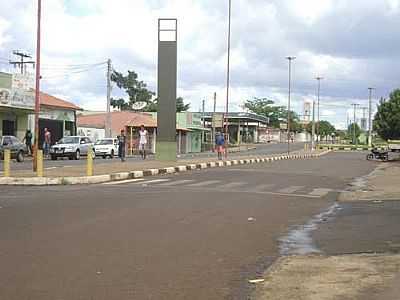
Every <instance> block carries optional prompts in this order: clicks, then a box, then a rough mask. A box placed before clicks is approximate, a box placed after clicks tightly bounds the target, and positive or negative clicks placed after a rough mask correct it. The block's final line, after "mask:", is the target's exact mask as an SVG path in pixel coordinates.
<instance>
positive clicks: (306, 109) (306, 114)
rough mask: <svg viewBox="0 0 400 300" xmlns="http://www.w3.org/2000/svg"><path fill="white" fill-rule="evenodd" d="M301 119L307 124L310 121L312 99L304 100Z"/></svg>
mask: <svg viewBox="0 0 400 300" xmlns="http://www.w3.org/2000/svg"><path fill="white" fill-rule="evenodd" d="M302 121H303V122H302V123H304V124H308V123H309V122H311V121H312V101H309V100H306V101H304V105H303V118H302Z"/></svg>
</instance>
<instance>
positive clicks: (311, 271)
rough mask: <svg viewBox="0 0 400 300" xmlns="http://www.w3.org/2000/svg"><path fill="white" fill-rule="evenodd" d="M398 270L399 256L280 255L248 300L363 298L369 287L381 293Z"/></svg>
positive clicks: (399, 266) (393, 278)
mask: <svg viewBox="0 0 400 300" xmlns="http://www.w3.org/2000/svg"><path fill="white" fill-rule="evenodd" d="M399 271H400V255H381V254H379V255H377V254H357V255H340V256H330V257H327V256H320V255H306V256H288V257H282V258H280V259H279V260H278V261H277V262H276V263H275V264H274V265H273V266H272V267H271V268H270V269H269V270H268V271H267V273H266V274H265V276H264V278H263V279H265V281H264V282H263V283H261V284H259V286H258V287H257V289H256V292H255V294H254V295H253V297H252V298H251V299H257V300H267V299H274V300H281V299H282V300H288V299H298V300H331V299H332V300H333V299H341V300H345V299H362V297H361V296H362V295H363V294H364V292H365V291H368V290H370V289H372V288H373V289H374V290H375V291H377V290H379V291H381V292H382V293H384V292H385V290H386V289H387V287H390V286H393V280H395V278H396V275H397V274H398V273H399ZM397 278H398V277H397ZM377 299H379V298H377ZM388 299H389V298H388ZM390 299H391V298H390ZM393 299H395V298H393Z"/></svg>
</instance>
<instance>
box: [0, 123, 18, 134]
mask: <svg viewBox="0 0 400 300" xmlns="http://www.w3.org/2000/svg"><path fill="white" fill-rule="evenodd" d="M16 127H17V126H16V122H15V121H10V120H3V135H14V136H15V133H16V131H17V128H16Z"/></svg>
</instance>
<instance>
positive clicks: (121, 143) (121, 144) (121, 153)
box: [117, 129, 126, 162]
mask: <svg viewBox="0 0 400 300" xmlns="http://www.w3.org/2000/svg"><path fill="white" fill-rule="evenodd" d="M117 139H118V157H119V158H120V159H121V161H122V162H124V161H125V147H126V136H125V131H124V130H123V129H122V130H121V134H120V135H119V136H117Z"/></svg>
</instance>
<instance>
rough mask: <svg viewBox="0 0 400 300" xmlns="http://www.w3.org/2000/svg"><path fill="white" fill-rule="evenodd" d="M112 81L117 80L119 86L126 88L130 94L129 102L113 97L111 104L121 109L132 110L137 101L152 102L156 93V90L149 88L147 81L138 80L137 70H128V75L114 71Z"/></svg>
mask: <svg viewBox="0 0 400 300" xmlns="http://www.w3.org/2000/svg"><path fill="white" fill-rule="evenodd" d="M111 81H113V82H115V84H116V85H117V87H118V88H120V89H122V90H124V91H125V92H126V93H127V94H128V96H129V101H128V102H126V101H125V100H124V99H122V98H119V99H114V98H112V99H111V105H112V106H113V107H118V108H119V109H121V110H130V109H131V107H132V104H134V103H136V102H146V103H150V102H151V99H152V98H153V96H154V95H155V93H154V92H152V91H150V90H149V89H147V84H146V83H144V82H143V81H140V80H138V75H137V74H136V72H135V71H128V74H127V75H123V74H122V73H120V72H117V71H114V72H113V73H112V74H111Z"/></svg>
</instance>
